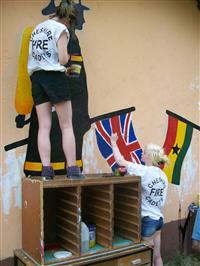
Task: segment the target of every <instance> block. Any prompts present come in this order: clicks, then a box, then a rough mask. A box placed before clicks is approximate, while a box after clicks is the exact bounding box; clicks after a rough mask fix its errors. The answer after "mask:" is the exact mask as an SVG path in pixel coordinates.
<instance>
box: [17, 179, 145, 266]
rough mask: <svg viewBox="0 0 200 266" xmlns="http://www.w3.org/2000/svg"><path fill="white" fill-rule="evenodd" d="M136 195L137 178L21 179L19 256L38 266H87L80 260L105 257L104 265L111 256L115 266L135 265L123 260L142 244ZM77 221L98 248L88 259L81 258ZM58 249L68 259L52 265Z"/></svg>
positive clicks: (139, 189) (83, 256)
mask: <svg viewBox="0 0 200 266" xmlns="http://www.w3.org/2000/svg"><path fill="white" fill-rule="evenodd" d="M140 191H141V188H140V178H139V177H136V176H125V177H103V176H100V175H88V176H87V178H86V179H84V180H69V179H67V178H66V177H62V176H60V177H57V178H55V179H54V180H52V181H41V180H40V179H39V177H36V178H35V179H30V178H25V179H23V181H22V197H23V207H22V249H23V252H25V254H27V256H28V257H30V258H31V259H32V260H33V261H35V262H36V263H38V264H39V265H47V264H48V265H49V264H54V265H55V263H57V262H59V263H60V264H62V262H64V265H87V264H84V260H85V261H87V262H88V265H89V263H90V262H93V261H95V262H96V261H98V262H100V261H103V260H104V259H103V256H105V254H107V258H108V259H109V254H111V255H112V256H114V257H116V256H117V257H119V256H118V254H119V255H120V257H121V258H119V259H118V258H117V263H118V264H116V265H121V266H123V265H129V264H127V263H129V261H130V263H133V262H131V261H134V258H133V259H132V257H131V256H132V255H130V256H126V258H123V257H122V256H123V255H124V254H125V255H127V254H130V253H131V252H132V249H133V248H134V247H135V246H136V245H137V244H138V243H140V227H141V226H140V205H141V203H140V200H141V198H140ZM81 221H89V222H92V223H94V224H95V226H96V246H95V247H93V248H91V249H90V250H89V251H88V252H87V253H81V238H80V235H81V234H80V232H81ZM139 245H140V244H139ZM58 247H59V248H61V249H62V250H67V251H70V252H71V253H72V256H71V257H70V258H68V259H66V258H65V259H62V260H60V259H59V260H58V259H56V258H55V257H54V256H53V255H52V254H53V251H54V250H55V248H58ZM111 255H110V256H111ZM112 256H111V257H112ZM134 256H135V255H134ZM136 259H137V258H136ZM138 259H139V258H138ZM76 263H78V264H76ZM93 265H98V264H93ZM99 265H100V264H99ZM110 265H112V264H110ZM130 265H134V264H130ZM135 265H137V264H135ZM138 265H142V264H138Z"/></svg>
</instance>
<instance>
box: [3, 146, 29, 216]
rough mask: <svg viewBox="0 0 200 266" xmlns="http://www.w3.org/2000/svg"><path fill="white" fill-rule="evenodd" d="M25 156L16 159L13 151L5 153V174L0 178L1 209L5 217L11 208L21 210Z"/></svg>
mask: <svg viewBox="0 0 200 266" xmlns="http://www.w3.org/2000/svg"><path fill="white" fill-rule="evenodd" d="M24 159H25V154H23V155H20V156H19V157H16V153H15V149H13V150H11V151H8V152H6V160H5V163H6V171H5V172H6V173H5V174H3V171H2V169H1V170H0V172H2V175H1V176H0V178H1V180H0V186H1V191H2V209H3V213H4V214H5V215H9V213H10V209H11V206H14V207H18V208H21V177H22V175H23V164H24Z"/></svg>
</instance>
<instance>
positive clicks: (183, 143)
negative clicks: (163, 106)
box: [163, 110, 200, 185]
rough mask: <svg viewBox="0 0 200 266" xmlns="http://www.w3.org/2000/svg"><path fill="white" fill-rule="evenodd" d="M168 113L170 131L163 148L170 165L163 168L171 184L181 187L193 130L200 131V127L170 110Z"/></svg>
mask: <svg viewBox="0 0 200 266" xmlns="http://www.w3.org/2000/svg"><path fill="white" fill-rule="evenodd" d="M166 113H167V114H168V130H167V135H166V139H165V142H164V145H163V148H164V150H165V153H166V154H167V155H168V157H169V159H170V163H169V165H168V166H165V167H164V168H163V171H164V172H165V173H166V175H167V177H168V180H169V183H172V184H175V185H180V176H181V167H182V163H183V160H184V158H185V155H186V153H187V150H188V148H189V146H190V143H191V139H192V134H193V129H194V128H195V129H197V130H200V127H199V126H198V125H195V124H193V123H192V122H190V121H188V120H186V119H185V118H183V117H181V116H179V115H177V114H174V113H172V112H170V111H168V110H167V111H166Z"/></svg>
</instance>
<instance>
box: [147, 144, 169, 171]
mask: <svg viewBox="0 0 200 266" xmlns="http://www.w3.org/2000/svg"><path fill="white" fill-rule="evenodd" d="M145 154H146V155H147V156H148V158H149V159H150V160H151V163H152V165H154V166H162V165H165V164H168V163H169V159H168V157H167V155H166V154H165V152H164V149H163V148H161V147H160V146H158V145H155V144H148V145H147V146H146V147H145Z"/></svg>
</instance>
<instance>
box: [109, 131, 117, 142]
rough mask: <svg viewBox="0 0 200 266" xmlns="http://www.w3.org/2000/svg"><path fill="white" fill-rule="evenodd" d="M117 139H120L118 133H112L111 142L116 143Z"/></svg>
mask: <svg viewBox="0 0 200 266" xmlns="http://www.w3.org/2000/svg"><path fill="white" fill-rule="evenodd" d="M117 140H118V136H117V133H114V134H112V135H111V137H110V141H111V144H112V145H114V144H116V142H117Z"/></svg>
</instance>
